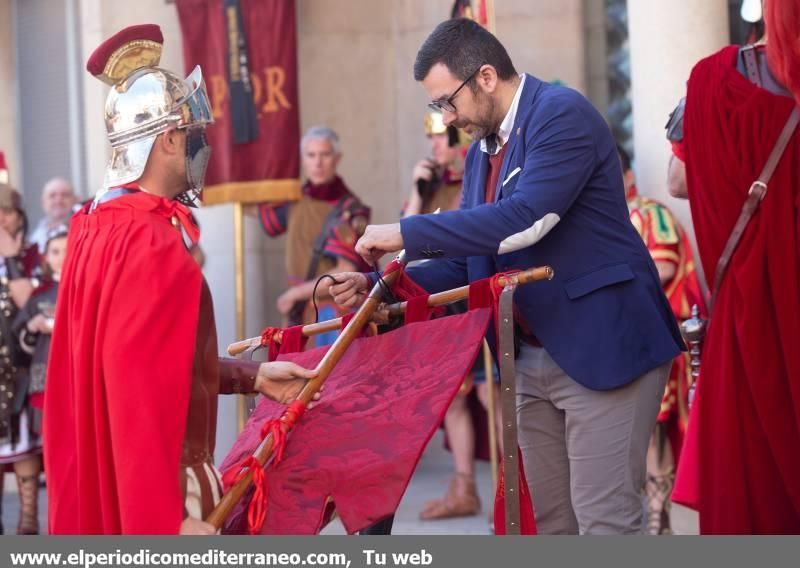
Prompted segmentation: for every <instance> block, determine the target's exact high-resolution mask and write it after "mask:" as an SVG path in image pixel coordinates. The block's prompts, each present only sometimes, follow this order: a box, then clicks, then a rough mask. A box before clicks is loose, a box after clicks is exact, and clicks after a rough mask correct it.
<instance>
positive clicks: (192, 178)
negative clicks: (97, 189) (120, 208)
mask: <svg viewBox="0 0 800 568" xmlns="http://www.w3.org/2000/svg"><path fill="white" fill-rule="evenodd" d="M162 45H163V36H162V34H161V30H160V29H159V27H158V26H155V25H142V26H132V27H129V28H126V29H124V30H122V31H121V32H119V33H117V34H116V35H114V36H113V37H111V38H109V39H108V40H106V41H105V42H104V43H103V44H102V45H100V47H98V48H97V49H96V50H95V52H94V53H93V54H92V56H91V57H90V59H89V62H88V63H87V69H88V70H89V72H90V73H92V74H93V75H94V76H95V77H97V78H98V79H100V80H101V81H103V82H105V83H107V84H109V85H111V90H110V91H109V93H108V97H107V98H106V105H105V123H106V132H107V135H108V141H109V142H110V144H111V159H110V161H109V163H108V167H107V168H106V174H105V179H104V181H103V191H107V190H108V189H110V188H113V187H119V186H121V185H124V184H126V183H130V182H133V181H136V180H137V179H139V178H140V177H141V176H142V173H143V172H144V168H145V166H146V165H147V159H148V157H149V156H150V151H151V150H152V148H153V143H154V142H155V140H156V138H157V137H158V135H159V134H161V133H163V132H165V131H167V130H169V129H170V128H179V129H183V130H185V131H186V178H187V185H188V188H187V190H186V191H185V192H184V193H182V194H180V195H179V196H178V197H177V199H178V200H179V201H180V202H182V203H184V204H185V205H191V206H196V205H197V202H198V201H199V199H200V195H201V192H202V189H203V179H204V177H205V170H206V166H207V165H208V158H209V155H210V151H211V148H210V147H209V146H208V143H207V141H206V136H205V127H206V126H207V125H208V124H211V123H213V122H214V120H213V116H212V113H211V105H210V104H209V101H208V95H207V94H206V88H205V83H204V82H203V75H202V72H201V70H200V67H199V66H198V67H195V68H194V70H193V71H192V73H191V74H190V75H189V76H188V77H187V78H186V79H181V78H180V77H179V76H177V75H176V74H174V73H172V72H171V71H168V70H166V69H162V68H160V67H158V63H159V61H160V59H161V48H162Z"/></svg>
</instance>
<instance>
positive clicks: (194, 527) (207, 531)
mask: <svg viewBox="0 0 800 568" xmlns="http://www.w3.org/2000/svg"><path fill="white" fill-rule="evenodd" d="M178 534H182V535H184V534H189V535H214V534H217V529H215V528H214V527H213V526H212V525H209V524H208V523H204V522H203V521H201V520H200V519H195V518H194V517H186V518H185V519H183V522H182V523H181V528H180V532H179V533H178Z"/></svg>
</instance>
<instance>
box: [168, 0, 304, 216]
mask: <svg viewBox="0 0 800 568" xmlns="http://www.w3.org/2000/svg"><path fill="white" fill-rule="evenodd" d="M176 6H177V9H178V18H179V20H180V25H181V31H182V34H183V54H184V61H185V64H186V68H187V71H191V69H193V68H194V66H195V65H200V66H201V67H202V69H203V76H204V77H205V81H206V87H207V89H208V94H209V99H210V101H211V106H212V110H213V113H214V120H215V123H214V125H212V126H211V127H210V128H209V129H208V137H209V143H210V144H211V146H212V148H213V149H212V153H211V161H210V163H209V166H208V172H207V175H206V184H207V185H206V188H205V192H204V202H205V203H207V204H214V203H225V202H261V201H271V200H286V199H293V198H296V197H297V196H299V192H300V183H299V175H300V156H299V155H300V151H299V145H300V123H299V109H298V102H299V99H298V91H297V31H296V25H295V3H294V1H293V0H176ZM242 131H244V134H242ZM237 141H238V143H237Z"/></svg>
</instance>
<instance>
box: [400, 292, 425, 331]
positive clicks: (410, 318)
mask: <svg viewBox="0 0 800 568" xmlns="http://www.w3.org/2000/svg"><path fill="white" fill-rule="evenodd" d="M428 298H430V295H429V294H425V295H422V296H416V297H414V298H411V299H410V300H408V303H407V304H406V316H405V323H406V324H409V323H415V322H418V321H428V320H429V319H430V318H431V309H430V308H429V307H428Z"/></svg>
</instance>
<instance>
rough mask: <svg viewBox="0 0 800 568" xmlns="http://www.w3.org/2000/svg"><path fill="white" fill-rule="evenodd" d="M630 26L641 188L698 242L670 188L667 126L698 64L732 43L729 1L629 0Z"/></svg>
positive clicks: (686, 213)
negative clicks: (668, 190)
mask: <svg viewBox="0 0 800 568" xmlns="http://www.w3.org/2000/svg"><path fill="white" fill-rule="evenodd" d="M628 30H629V38H630V40H629V41H630V58H631V82H632V88H631V98H632V102H633V138H634V151H635V159H634V169H635V171H636V177H637V182H638V186H639V190H640V191H641V192H642V194H644V195H647V196H650V197H653V198H655V199H658V200H659V201H661V202H663V203H665V204H666V205H667V206H668V207H669V208H670V209H672V211H673V212H674V213H675V214H676V216H677V217H678V219H679V220H680V222H681V224H682V225H683V227H684V228H685V229H686V231H687V232H688V233H689V234H690V235H691V237H692V240H694V229H693V227H692V224H691V216H690V213H689V205H688V202H686V201H683V200H677V199H674V198H672V197H671V196H670V195H669V193H668V192H667V184H666V180H667V164H668V162H669V157H670V147H669V144H668V142H667V140H666V138H665V130H664V125H665V124H666V122H667V118H668V116H669V113H670V112H671V111H672V109H673V108H675V105H676V104H677V103H678V101H679V100H680V98H681V97H683V96H684V95H685V94H686V81H687V79H688V78H689V73H690V71H691V69H692V67H693V66H694V64H695V63H696V62H697V61H699V60H700V59H702V58H703V57H706V56H708V55H711V54H712V53H714V52H715V51H717V50H718V49H720V48H721V47H722V46H724V45H726V44H727V43H728V41H729V31H728V2H727V0H704V1H703V2H697V1H696V0H672V1H670V2H652V1H650V0H628ZM698 268H699V263H698Z"/></svg>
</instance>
